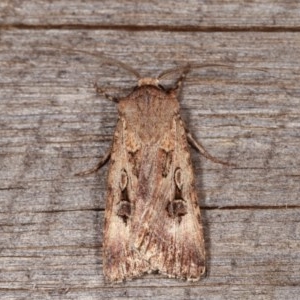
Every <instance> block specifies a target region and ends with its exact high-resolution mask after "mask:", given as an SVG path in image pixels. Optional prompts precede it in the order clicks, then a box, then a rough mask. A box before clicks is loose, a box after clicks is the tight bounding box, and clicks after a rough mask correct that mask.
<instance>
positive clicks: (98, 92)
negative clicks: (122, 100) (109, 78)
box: [94, 82, 119, 103]
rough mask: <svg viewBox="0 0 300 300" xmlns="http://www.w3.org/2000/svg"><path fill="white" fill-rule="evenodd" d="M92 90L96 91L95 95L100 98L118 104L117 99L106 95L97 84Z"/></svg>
mask: <svg viewBox="0 0 300 300" xmlns="http://www.w3.org/2000/svg"><path fill="white" fill-rule="evenodd" d="M94 88H95V89H96V93H97V94H98V95H100V96H104V97H105V98H106V99H107V100H109V101H112V102H115V103H118V102H119V99H118V98H116V97H114V96H111V95H109V94H107V93H106V92H105V91H104V89H102V88H101V87H99V85H98V84H97V82H95V83H94Z"/></svg>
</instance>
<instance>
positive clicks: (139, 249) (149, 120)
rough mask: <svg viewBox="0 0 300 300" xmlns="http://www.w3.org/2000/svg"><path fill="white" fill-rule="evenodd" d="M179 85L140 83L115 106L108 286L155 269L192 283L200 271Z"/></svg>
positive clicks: (199, 244) (199, 227) (195, 206)
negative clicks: (116, 120) (109, 283)
mask: <svg viewBox="0 0 300 300" xmlns="http://www.w3.org/2000/svg"><path fill="white" fill-rule="evenodd" d="M179 85H180V81H179ZM179 85H178V86H179ZM178 86H176V87H175V88H174V89H172V90H170V91H168V92H166V91H165V90H163V89H162V88H161V87H160V86H159V85H158V80H157V79H149V78H145V79H140V81H139V85H138V87H137V88H136V89H135V90H134V91H133V92H132V93H131V94H130V95H128V96H127V97H125V98H123V99H121V100H120V101H119V103H118V110H119V121H118V124H117V126H116V130H115V134H114V141H113V146H112V151H111V162H110V169H109V176H108V192H107V201H106V212H105V229H104V259H103V261H104V275H105V278H106V279H107V280H109V281H122V280H128V279H132V278H134V277H139V276H141V275H142V274H144V273H150V272H157V271H158V272H159V273H162V274H165V275H167V276H169V277H175V278H180V279H187V280H198V279H199V278H200V276H201V275H202V274H203V273H204V271H205V250H204V238H203V230H202V224H201V219H200V209H199V206H198V202H197V193H196V191H195V188H194V175H193V170H192V165H191V159H190V154H189V147H188V141H187V134H186V131H185V128H184V126H183V123H182V120H181V118H180V115H179V103H178V99H177V94H178V91H177V89H178Z"/></svg>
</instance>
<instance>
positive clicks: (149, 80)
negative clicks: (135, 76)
mask: <svg viewBox="0 0 300 300" xmlns="http://www.w3.org/2000/svg"><path fill="white" fill-rule="evenodd" d="M158 84H159V80H158V79H157V78H151V77H144V78H141V79H140V80H139V81H138V86H143V85H154V86H158Z"/></svg>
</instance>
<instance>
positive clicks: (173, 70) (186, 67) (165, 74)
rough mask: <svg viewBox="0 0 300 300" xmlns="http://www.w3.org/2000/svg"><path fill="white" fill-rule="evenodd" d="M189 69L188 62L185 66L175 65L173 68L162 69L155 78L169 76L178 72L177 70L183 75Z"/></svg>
mask: <svg viewBox="0 0 300 300" xmlns="http://www.w3.org/2000/svg"><path fill="white" fill-rule="evenodd" d="M190 69H191V65H190V64H187V65H185V66H179V67H175V68H172V69H169V70H166V71H163V72H162V73H160V74H159V75H158V76H157V79H158V80H160V79H163V78H166V77H168V76H170V75H171V74H174V73H179V72H180V73H181V77H184V76H185V75H186V74H187V73H188V72H189V71H190Z"/></svg>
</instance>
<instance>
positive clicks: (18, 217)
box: [0, 209, 300, 299]
mask: <svg viewBox="0 0 300 300" xmlns="http://www.w3.org/2000/svg"><path fill="white" fill-rule="evenodd" d="M203 216H204V226H205V228H204V229H205V235H206V240H207V245H206V246H207V251H208V276H207V278H205V279H203V280H202V281H200V282H198V283H186V282H181V281H176V280H169V279H162V277H161V276H159V275H147V276H145V278H143V279H138V280H134V281H132V282H128V283H124V284H116V285H107V284H104V282H103V276H102V253H101V243H102V230H101V228H102V225H103V224H102V222H101V220H103V212H102V211H101V212H95V211H60V212H43V213H36V212H34V213H11V214H7V215H6V219H3V214H2V216H1V236H0V243H1V256H0V265H1V274H0V293H1V292H2V295H3V296H4V293H3V291H4V290H7V295H9V297H12V295H14V298H13V299H18V296H19V295H22V296H23V297H24V295H29V294H30V296H31V299H39V297H40V295H41V293H44V294H45V296H48V297H49V298H51V299H56V297H59V295H60V296H62V295H63V297H64V299H73V298H72V297H74V299H75V298H76V296H75V295H78V297H79V296H80V295H81V297H82V298H80V299H99V297H100V298H101V295H102V296H103V295H104V293H106V292H107V293H108V294H107V297H108V298H114V299H119V298H120V299H121V298H122V297H124V296H125V298H126V295H127V297H128V298H130V297H131V298H133V299H147V297H150V296H151V297H154V296H155V295H157V296H158V299H160V298H159V297H163V296H165V297H170V298H172V299H200V297H201V296H202V295H203V294H204V295H205V297H206V299H241V298H240V297H241V296H245V297H246V299H257V298H255V297H262V298H261V299H282V298H280V297H281V296H279V295H282V296H283V295H292V294H293V293H296V292H297V291H298V292H299V285H300V275H299V274H300V272H299V271H300V252H299V247H300V222H299V221H300V210H299V209H286V210H283V209H269V210H261V209H251V210H244V209H233V210H224V209H215V210H203ZM283 228H284V230H283ZM150 286H151V287H152V288H150V289H149V288H148V287H150ZM170 286H172V290H170V289H169V288H168V287H170ZM234 286H235V287H236V289H234V288H233V287H234ZM103 287H106V288H105V289H104V290H102V288H103ZM221 287H223V288H225V289H226V291H227V289H228V294H227V293H226V297H223V296H224V294H223V295H222V294H220V292H221V293H222V290H223V288H222V289H221ZM230 287H231V288H230ZM287 287H290V291H291V294H289V293H290V291H289V290H288V289H287ZM173 288H174V290H173ZM223 291H224V290H223ZM187 292H188V294H185V293H187ZM0 295H1V294H0ZM109 295H110V296H109ZM167 295H169V296H167ZM183 295H185V297H183ZM188 295H190V296H189V297H188ZM221 295H222V297H223V298H222V297H221ZM264 295H268V296H267V297H264ZM84 297H87V298H84ZM88 297H90V298H88ZM97 297H98V298H97ZM218 297H219V298H218ZM229 297H231V298H229ZM1 299H12V298H6V297H5V296H4V297H1ZM77 299H79V298H77ZM101 299H102V298H101ZM122 299H123V298H122ZM126 299H127V298H126ZM162 299H163V298H162ZM295 299H296V298H295Z"/></svg>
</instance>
